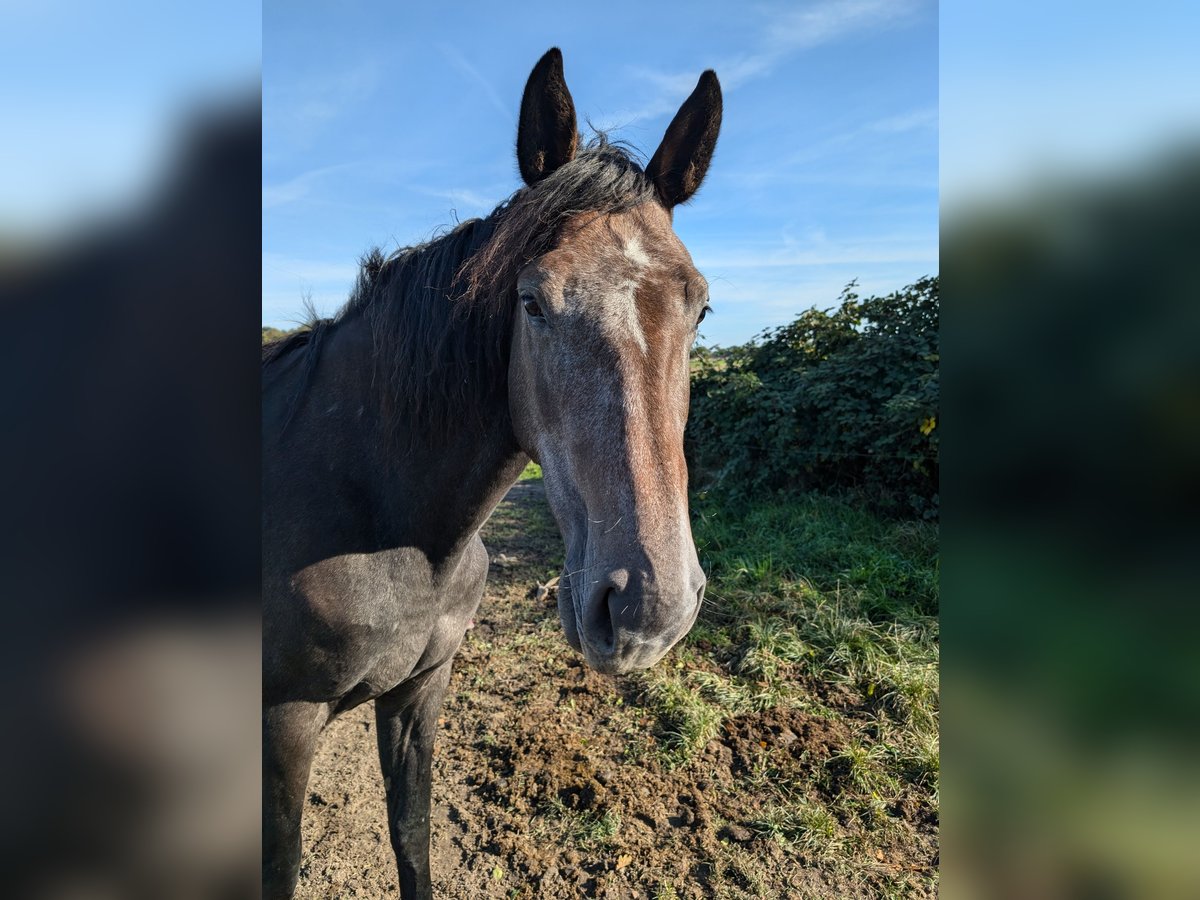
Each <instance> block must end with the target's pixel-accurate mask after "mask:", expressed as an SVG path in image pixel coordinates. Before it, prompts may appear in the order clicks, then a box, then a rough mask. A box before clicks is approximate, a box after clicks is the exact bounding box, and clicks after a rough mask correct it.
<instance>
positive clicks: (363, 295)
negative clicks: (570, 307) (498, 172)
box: [262, 135, 656, 434]
mask: <svg viewBox="0 0 1200 900" xmlns="http://www.w3.org/2000/svg"><path fill="white" fill-rule="evenodd" d="M655 196H656V195H655V190H654V187H653V185H652V184H651V182H650V181H649V179H647V178H646V176H645V174H644V172H643V170H642V167H641V166H640V165H639V164H638V163H637V162H636V161H635V160H634V158H633V156H632V154H631V153H630V152H629V151H628V150H627V149H625V148H624V147H623V146H621V145H619V144H614V143H610V142H609V141H608V140H607V139H606V138H605V137H604V135H599V136H598V137H597V138H596V139H595V140H594V141H592V142H591V143H589V144H588V145H587V146H586V147H585V148H584V149H582V150H581V151H580V153H579V155H578V156H577V157H576V158H575V159H574V160H572V161H571V162H569V163H567V164H566V165H564V166H562V167H561V168H559V169H558V170H556V171H555V172H553V173H551V174H550V175H549V176H547V177H546V178H545V179H543V180H542V181H540V182H538V183H537V184H535V185H533V186H532V187H526V188H522V189H520V190H519V191H517V192H516V193H515V194H513V195H512V196H511V197H509V198H508V199H507V200H506V201H504V202H503V203H501V204H500V205H499V206H498V207H496V209H494V210H493V211H492V212H491V213H490V214H489V215H488V216H487V217H486V218H483V219H471V220H469V221H466V222H463V223H462V224H461V225H459V226H458V227H456V228H454V229H453V230H452V231H450V232H448V233H446V234H444V235H441V236H440V237H437V238H435V239H433V240H431V241H428V242H426V243H424V244H417V245H415V246H412V247H405V248H403V249H400V250H397V251H396V252H394V253H392V254H391V255H390V256H384V254H383V252H382V251H381V250H380V249H379V248H375V249H372V250H371V251H370V252H369V253H367V254H366V255H365V256H364V257H363V258H362V260H361V266H360V271H359V275H358V279H357V283H356V284H355V286H354V289H353V290H352V291H351V294H350V298H349V300H348V301H347V302H346V304H345V306H343V307H342V308H341V310H339V311H338V312H337V314H336V315H334V316H333V317H332V318H327V319H319V318H315V317H314V318H313V319H312V320H311V321H310V322H309V326H310V327H309V329H308V330H307V331H302V332H299V333H297V334H294V335H290V336H288V337H286V338H283V339H281V340H279V341H274V342H272V343H270V344H266V345H265V346H264V347H263V351H262V353H263V355H262V365H263V370H264V375H266V374H267V372H268V370H269V369H270V368H271V367H272V366H273V365H274V364H275V363H276V362H278V361H280V360H283V359H285V358H288V357H290V356H291V355H292V354H293V353H294V352H298V351H302V352H303V353H305V354H306V356H305V359H304V365H305V370H306V371H305V375H304V378H303V382H302V386H301V388H300V390H299V392H298V394H297V396H296V398H295V405H294V408H293V410H292V413H293V414H294V412H295V409H296V408H298V406H299V404H300V403H302V402H303V394H304V390H305V387H306V386H307V385H308V383H309V381H310V377H311V374H312V372H313V371H314V370H315V367H316V365H317V361H318V359H319V356H320V351H321V346H322V344H323V343H324V339H325V337H326V336H327V334H328V332H329V331H330V330H332V329H334V328H337V327H338V326H339V325H340V324H341V323H343V322H345V321H348V320H350V319H352V318H355V317H362V318H363V319H364V320H365V321H366V322H367V323H368V325H369V327H370V330H371V335H372V344H373V357H374V358H373V360H372V362H371V365H372V366H373V367H374V374H375V384H376V385H379V386H381V387H382V389H383V391H384V400H383V402H384V404H385V406H384V408H385V410H387V411H390V412H391V413H392V415H391V417H390V418H391V419H392V421H394V422H395V425H396V427H397V428H398V427H399V425H400V424H401V422H402V421H403V418H402V415H407V417H408V424H409V425H410V426H416V427H417V428H419V429H424V430H428V431H432V432H434V433H439V434H442V433H445V432H447V431H448V430H449V429H451V428H453V427H454V426H455V425H456V424H462V423H463V420H464V417H465V416H471V415H472V414H474V415H475V416H479V417H482V416H483V415H485V413H486V410H488V409H490V408H492V403H493V402H494V401H498V399H499V397H498V396H497V395H498V394H499V393H500V391H501V390H505V391H506V390H507V381H508V379H507V373H508V356H509V344H510V342H511V337H512V324H513V314H514V310H515V308H516V305H517V304H516V298H515V292H516V279H517V274H518V272H520V270H521V268H522V267H523V266H525V265H526V264H527V263H528V262H530V261H531V260H533V259H536V258H537V257H539V256H541V255H542V254H544V253H546V252H547V251H549V250H550V249H551V248H552V247H553V246H554V245H555V244H556V243H557V241H558V238H559V235H560V233H561V230H562V227H563V225H564V224H565V223H566V221H567V220H568V219H570V218H571V217H573V216H576V215H578V214H581V213H588V212H592V213H595V214H597V215H604V214H608V213H614V212H620V211H623V210H627V209H630V208H632V207H634V206H636V205H638V204H640V203H643V202H646V201H649V200H652V199H654V198H655ZM288 418H289V420H290V418H291V416H290V415H289V417H288Z"/></svg>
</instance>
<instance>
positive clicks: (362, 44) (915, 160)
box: [263, 0, 938, 344]
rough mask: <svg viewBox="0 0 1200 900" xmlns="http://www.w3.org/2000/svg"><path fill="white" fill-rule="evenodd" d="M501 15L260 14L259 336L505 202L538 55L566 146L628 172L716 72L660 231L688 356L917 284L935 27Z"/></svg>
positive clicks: (930, 221) (868, 21)
mask: <svg viewBox="0 0 1200 900" xmlns="http://www.w3.org/2000/svg"><path fill="white" fill-rule="evenodd" d="M502 7H503V8H502ZM451 9H453V10H454V11H453V12H451V11H450V10H451ZM513 9H514V7H512V6H511V5H507V4H494V3H492V4H474V3H464V4H459V5H458V6H457V7H446V6H444V5H441V4H416V3H397V2H392V3H378V2H357V3H354V2H351V3H340V4H337V5H336V7H335V6H334V5H333V4H317V3H297V2H288V3H283V2H275V0H271V2H268V3H266V4H265V5H264V8H263V322H264V324H272V325H279V326H288V325H290V324H292V323H293V322H295V321H296V320H297V319H299V318H300V316H301V301H302V297H303V295H304V294H305V293H310V294H311V296H312V299H313V300H314V302H315V303H316V305H317V307H318V309H319V310H321V311H322V312H325V313H329V312H332V311H333V310H335V309H336V308H337V306H338V305H340V304H341V302H342V301H343V300H344V299H345V297H346V293H347V291H348V289H349V286H350V284H351V282H352V280H353V278H354V274H355V271H356V263H355V260H356V259H357V257H358V256H359V254H361V253H362V252H363V251H364V250H365V249H367V248H368V247H369V246H371V245H373V244H380V245H382V246H384V247H386V248H394V247H397V246H403V245H407V244H411V243H414V242H417V241H421V240H425V239H427V238H429V237H431V236H432V235H433V234H434V233H435V231H436V229H437V228H439V227H440V226H445V225H448V224H452V223H453V222H454V220H455V216H457V217H458V218H460V219H465V218H469V217H471V216H478V215H485V214H487V213H488V212H489V211H491V209H492V208H493V207H494V206H495V205H496V204H497V203H499V202H500V201H501V200H503V199H504V198H505V197H507V196H508V195H509V194H510V193H511V192H512V191H514V190H516V189H517V188H518V187H519V186H520V181H519V177H518V175H517V171H516V163H515V160H514V157H513V145H514V142H515V139H516V119H517V112H518V108H519V104H520V97H521V90H522V88H523V86H524V82H525V79H526V77H527V76H528V74H529V71H530V69H531V68H532V67H533V64H534V63H535V62H536V61H537V59H538V57H539V56H540V55H541V54H542V53H543V52H545V50H546V49H548V48H549V47H551V46H559V47H561V48H562V50H563V55H564V62H565V70H566V76H567V82H568V84H569V86H570V88H571V92H572V94H573V95H574V98H575V103H576V108H577V110H578V111H579V113H580V121H581V125H582V124H584V121H585V117H587V118H590V120H591V122H592V123H594V124H595V125H596V126H598V127H602V128H608V129H611V130H612V133H613V135H614V136H616V137H619V138H622V139H624V140H626V141H629V142H631V143H633V144H634V145H635V146H637V147H639V148H640V149H641V150H642V151H643V153H644V154H645V155H647V156H648V155H649V154H651V153H653V151H654V149H655V148H656V147H657V145H658V142H659V140H660V139H661V137H662V134H663V132H664V130H665V128H666V126H667V123H668V122H669V121H670V119H671V116H672V115H673V114H674V112H675V110H676V109H677V108H678V107H679V104H680V103H682V101H683V100H684V98H685V97H686V96H687V95H688V93H689V92H690V91H691V89H692V87H693V86H694V85H695V81H696V79H697V78H698V77H699V75H700V73H701V71H703V70H704V69H706V68H714V69H716V71H717V75H718V76H719V77H720V79H721V83H722V86H723V88H724V95H725V117H724V124H723V127H722V131H721V138H720V142H719V144H718V149H717V156H716V160H715V162H714V164H713V167H712V169H711V170H710V172H709V176H708V179H707V181H706V183H705V185H704V188H703V189H702V190H701V192H700V194H699V196H698V197H697V198H696V199H695V200H693V201H692V202H691V203H690V204H689V205H688V206H686V207H683V208H681V209H680V210H678V211H677V215H676V219H675V221H676V230H677V231H678V233H679V235H680V237H681V238H682V239H683V241H684V242H685V244H687V246H688V248H689V250H690V251H691V253H692V256H693V258H694V259H695V261H696V264H697V266H698V267H699V269H700V270H701V272H703V273H704V274H705V275H706V276H707V277H708V278H709V280H710V282H711V285H712V288H711V293H712V298H713V307H714V310H715V315H713V316H710V317H709V319H707V320H706V322H705V325H704V327H703V329H702V331H703V335H704V338H705V341H706V342H707V343H719V344H731V343H737V342H740V341H743V340H746V339H748V338H750V337H751V336H753V335H754V334H755V333H757V332H758V331H760V330H761V329H762V328H764V327H767V326H770V325H776V324H782V323H784V322H787V321H790V320H791V319H792V318H793V317H794V316H795V315H796V314H797V313H799V312H801V311H802V310H804V309H806V308H808V307H810V306H814V305H816V306H821V307H827V306H829V305H831V304H832V303H833V302H834V301H835V300H836V298H837V295H838V293H839V291H840V290H841V288H842V286H843V285H844V284H845V283H846V282H847V281H849V280H850V279H852V278H857V279H859V282H860V284H861V288H862V290H864V291H869V292H879V291H886V290H890V289H893V288H897V287H901V286H903V285H905V284H907V283H910V282H912V281H914V280H915V279H916V278H918V277H919V276H921V275H924V274H927V273H932V272H936V271H937V265H938V264H937V252H938V245H937V227H938V213H937V203H938V162H937V148H938V132H937V126H938V84H937V73H938V28H937V7H936V4H933V3H929V2H916V0H914V2H908V0H818V2H809V3H796V2H788V3H781V4H750V5H746V6H741V7H739V6H735V5H734V4H730V3H728V2H720V3H687V4H684V3H653V4H651V3H644V2H642V3H626V2H608V3H604V4H590V5H587V6H583V5H579V6H574V5H570V4H560V5H554V6H553V7H551V6H534V5H530V6H529V7H528V9H529V12H528V13H526V14H523V15H522V14H517V13H514V12H513ZM585 133H586V129H585Z"/></svg>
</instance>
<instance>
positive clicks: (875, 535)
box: [641, 495, 940, 877]
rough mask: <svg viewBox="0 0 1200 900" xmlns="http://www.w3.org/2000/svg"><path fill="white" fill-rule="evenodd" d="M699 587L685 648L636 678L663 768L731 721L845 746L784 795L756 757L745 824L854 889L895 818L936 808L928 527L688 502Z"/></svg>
mask: <svg viewBox="0 0 1200 900" xmlns="http://www.w3.org/2000/svg"><path fill="white" fill-rule="evenodd" d="M693 531H694V534H695V538H696V544H697V548H698V550H699V553H700V559H701V564H702V565H703V566H704V569H705V571H706V572H707V574H708V576H709V587H708V591H707V593H706V597H705V604H704V609H703V610H702V612H701V616H700V620H699V622H698V623H697V626H696V627H695V628H694V629H693V631H692V633H691V634H690V635H689V636H688V637H687V638H686V639H685V641H684V643H683V645H682V646H681V647H680V648H678V649H677V650H676V651H675V653H674V654H673V655H672V656H671V657H670V658H669V659H668V660H667V662H666V663H665V664H662V665H659V666H657V667H655V668H654V669H652V670H650V671H649V672H647V673H645V674H644V675H643V676H641V681H642V689H643V696H642V702H643V704H644V705H645V707H646V708H647V709H648V710H650V711H651V712H652V713H653V716H654V718H655V722H656V724H655V732H656V738H657V740H656V743H655V745H654V748H653V749H652V750H650V751H647V752H650V753H653V754H655V755H656V756H657V759H658V761H659V762H660V764H662V765H663V766H665V767H667V768H670V769H676V768H680V767H688V766H698V767H699V766H702V762H701V758H700V757H701V753H702V751H703V750H704V748H705V746H706V745H707V744H708V742H709V741H711V740H712V739H713V738H714V737H718V736H720V735H721V733H722V728H723V726H724V725H725V724H726V723H727V722H728V721H729V720H730V719H731V718H732V717H735V716H739V715H744V714H751V713H754V712H757V711H762V710H767V709H787V708H792V709H799V710H803V711H804V712H807V713H809V714H812V715H816V716H820V717H822V718H825V719H828V720H835V721H836V723H837V724H839V725H840V726H844V729H843V730H844V732H845V733H847V734H849V735H851V737H850V738H848V739H847V740H846V741H845V742H844V744H843V745H842V746H841V747H839V748H838V749H837V750H836V751H835V752H833V753H831V754H829V756H828V758H827V759H821V760H812V766H811V767H810V769H809V770H807V771H809V773H810V774H808V775H807V776H806V777H804V778H793V779H792V780H789V777H786V776H785V775H784V774H783V771H782V769H781V766H783V763H784V762H786V761H785V760H779V759H775V758H773V757H772V756H771V753H772V752H773V748H766V749H764V750H763V751H762V756H761V759H760V763H759V765H757V766H756V768H755V771H753V772H751V773H748V774H746V775H745V785H744V789H745V790H747V791H753V792H754V793H755V794H756V795H761V797H762V809H763V813H762V815H761V816H760V818H759V819H758V820H757V821H756V822H754V823H753V825H754V827H755V828H756V829H758V830H759V832H760V833H763V834H767V835H769V836H770V837H771V838H772V839H774V840H776V841H777V842H778V843H779V844H780V846H782V847H783V848H785V850H787V851H789V852H796V853H802V854H805V855H806V856H807V857H808V858H811V859H816V860H818V861H819V862H820V864H822V865H829V866H833V867H836V868H837V869H838V870H839V871H841V872H843V873H844V874H847V875H849V876H851V877H859V876H862V874H863V873H864V872H866V871H867V869H869V867H870V866H871V865H873V863H872V862H871V854H872V853H873V852H874V850H875V849H876V848H879V847H886V846H888V844H889V838H891V837H894V836H895V834H896V833H897V828H896V826H897V825H898V821H897V818H896V812H895V810H896V809H897V804H899V803H900V802H901V801H902V800H906V799H907V800H908V801H910V802H911V801H912V800H913V799H914V798H915V802H917V803H918V804H920V805H922V806H924V807H926V808H929V809H932V810H933V811H935V812H936V810H937V808H938V789H939V788H938V779H939V772H940V762H939V742H938V708H939V684H938V622H937V611H938V548H937V538H938V535H937V529H936V526H935V525H933V524H930V523H924V522H911V521H904V522H897V521H890V520H886V519H881V518H877V517H875V516H873V515H871V514H869V513H867V512H864V511H862V510H861V509H859V508H857V507H856V506H854V505H852V504H851V503H849V502H847V501H845V500H840V499H835V498H830V497H820V496H803V497H798V498H790V499H780V500H774V501H768V502H765V503H762V504H760V505H757V506H752V507H747V506H736V505H733V504H729V503H724V502H722V501H721V500H720V499H719V498H716V497H705V496H703V495H702V496H699V497H695V498H693Z"/></svg>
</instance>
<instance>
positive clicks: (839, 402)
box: [686, 277, 938, 518]
mask: <svg viewBox="0 0 1200 900" xmlns="http://www.w3.org/2000/svg"><path fill="white" fill-rule="evenodd" d="M854 287H855V285H854V283H853V282H852V283H851V284H850V285H848V286H847V287H846V289H845V290H844V291H843V292H842V295H841V298H840V301H841V302H840V305H839V306H838V308H837V309H835V310H833V311H830V312H822V311H820V310H816V309H812V310H809V311H808V312H805V313H802V314H801V315H800V316H799V317H797V319H796V320H795V321H794V322H792V323H791V324H790V325H785V326H782V327H780V328H775V329H771V330H769V331H766V332H764V333H763V334H762V335H760V336H759V337H758V338H756V339H755V340H754V341H751V342H750V343H748V344H745V345H743V346H740V347H733V348H729V349H725V350H716V351H713V350H707V349H704V348H699V349H698V350H697V352H696V353H695V354H694V358H693V363H692V370H693V371H692V412H691V418H690V420H689V423H688V430H687V441H686V444H687V451H688V457H689V462H690V464H691V466H692V472H693V478H694V479H695V481H696V482H697V486H699V487H702V488H703V487H706V486H711V485H716V484H719V485H721V486H722V487H723V489H724V490H727V491H728V492H729V493H730V494H731V495H733V496H737V495H755V494H759V493H762V492H764V491H778V490H809V489H818V490H826V491H828V490H830V489H852V490H855V491H857V492H859V493H860V494H861V495H862V496H863V497H864V498H865V499H866V500H867V502H868V503H869V504H870V505H872V506H874V507H875V508H877V509H879V510H881V511H884V512H890V513H893V514H908V515H911V514H914V513H915V514H917V515H921V516H923V517H925V518H935V517H936V516H937V512H938V430H937V426H938V419H937V416H938V280H937V278H936V277H929V278H924V279H921V280H920V281H918V282H917V283H916V284H913V285H910V286H909V287H907V288H904V289H903V290H900V291H896V292H894V293H892V294H888V295H887V296H884V297H869V298H866V299H862V298H860V297H859V296H858V294H856V293H855V292H854Z"/></svg>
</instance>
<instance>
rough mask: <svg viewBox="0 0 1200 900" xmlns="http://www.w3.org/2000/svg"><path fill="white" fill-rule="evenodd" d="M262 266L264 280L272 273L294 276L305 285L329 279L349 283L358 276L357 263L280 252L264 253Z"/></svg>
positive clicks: (329, 280)
mask: <svg viewBox="0 0 1200 900" xmlns="http://www.w3.org/2000/svg"><path fill="white" fill-rule="evenodd" d="M262 266H263V274H264V280H265V279H266V276H267V275H268V274H269V273H273V274H274V276H276V277H284V278H294V279H296V280H297V281H300V282H303V283H304V284H307V285H311V284H317V283H328V282H331V281H336V282H346V283H347V284H349V283H352V282H353V281H354V279H355V278H357V277H358V264H357V263H353V262H328V261H327V260H319V259H304V258H300V257H295V256H286V255H284V254H280V253H264V254H263V257H262Z"/></svg>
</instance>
